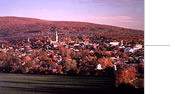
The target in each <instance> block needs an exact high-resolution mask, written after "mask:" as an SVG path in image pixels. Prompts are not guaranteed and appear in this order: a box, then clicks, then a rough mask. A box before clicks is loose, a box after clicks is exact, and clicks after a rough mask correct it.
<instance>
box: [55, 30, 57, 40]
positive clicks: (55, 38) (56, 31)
mask: <svg viewBox="0 0 175 94" xmlns="http://www.w3.org/2000/svg"><path fill="white" fill-rule="evenodd" d="M55 39H56V40H55V41H56V42H58V33H57V31H56V38H55Z"/></svg>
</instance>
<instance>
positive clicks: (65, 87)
mask: <svg viewBox="0 0 175 94" xmlns="http://www.w3.org/2000/svg"><path fill="white" fill-rule="evenodd" d="M112 89H114V82H113V78H111V77H87V76H62V75H31V74H9V73H8V74H6V73H0V94H68V93H69V94H98V93H107V94H109V92H111V93H112Z"/></svg>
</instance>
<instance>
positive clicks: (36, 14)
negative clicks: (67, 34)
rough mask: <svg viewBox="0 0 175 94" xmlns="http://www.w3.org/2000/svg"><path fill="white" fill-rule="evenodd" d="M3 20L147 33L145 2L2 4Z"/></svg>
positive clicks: (19, 0)
mask: <svg viewBox="0 0 175 94" xmlns="http://www.w3.org/2000/svg"><path fill="white" fill-rule="evenodd" d="M0 16H18V17H30V18H39V19H45V20H54V21H81V22H91V23H97V24H106V25H113V26H120V27H125V28H131V29H139V30H144V0H0Z"/></svg>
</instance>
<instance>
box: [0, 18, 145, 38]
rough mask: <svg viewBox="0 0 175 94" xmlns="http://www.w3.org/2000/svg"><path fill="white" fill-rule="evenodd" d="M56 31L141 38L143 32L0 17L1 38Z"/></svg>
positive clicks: (72, 23)
mask: <svg viewBox="0 0 175 94" xmlns="http://www.w3.org/2000/svg"><path fill="white" fill-rule="evenodd" d="M56 30H57V31H59V32H76V33H82V32H86V33H87V32H90V33H104V35H106V34H109V33H110V34H112V35H114V36H121V37H141V38H143V36H144V31H142V30H133V29H126V28H121V27H115V26H109V25H100V24H93V23H87V22H72V21H47V20H40V19H35V18H24V17H0V37H1V38H2V37H8V36H15V35H25V34H28V33H30V34H33V33H49V32H52V31H53V32H54V31H56Z"/></svg>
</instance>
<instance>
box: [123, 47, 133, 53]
mask: <svg viewBox="0 0 175 94" xmlns="http://www.w3.org/2000/svg"><path fill="white" fill-rule="evenodd" d="M128 52H131V53H134V49H133V48H131V47H127V48H125V49H124V53H128Z"/></svg>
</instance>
